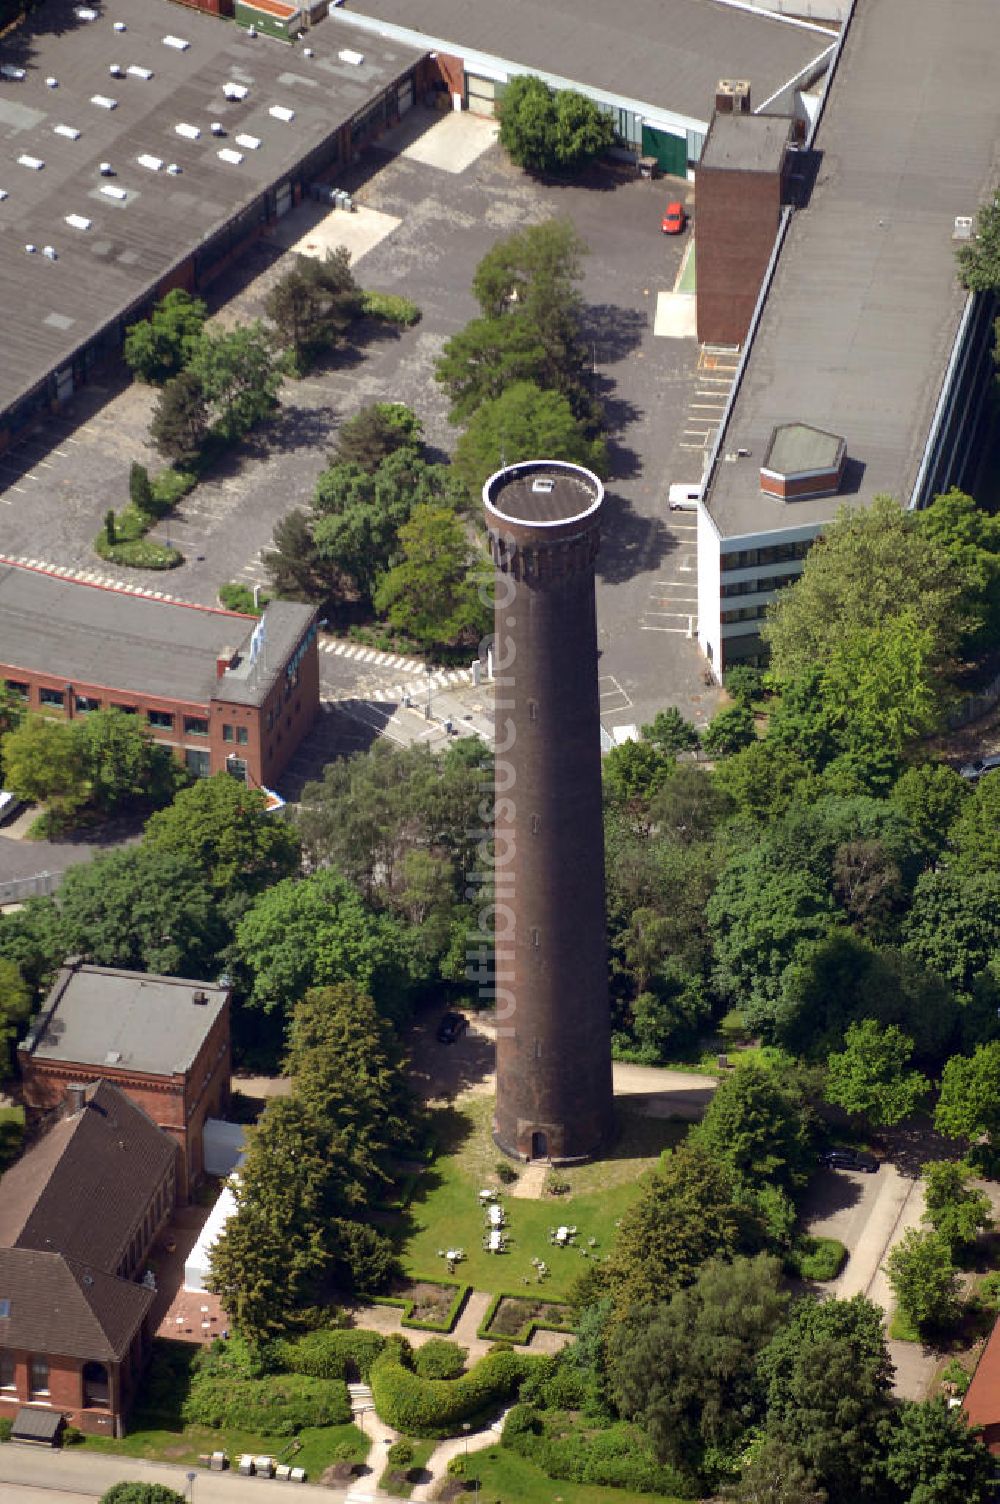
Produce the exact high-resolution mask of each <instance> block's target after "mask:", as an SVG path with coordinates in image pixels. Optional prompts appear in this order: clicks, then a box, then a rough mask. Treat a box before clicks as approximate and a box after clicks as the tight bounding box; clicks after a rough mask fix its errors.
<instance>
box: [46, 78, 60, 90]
mask: <svg viewBox="0 0 1000 1504" xmlns="http://www.w3.org/2000/svg"><path fill="white" fill-rule="evenodd" d="M45 87H46V88H47V89H58V87H59V80H58V78H52V77H49V78H47V79H46V80H45Z"/></svg>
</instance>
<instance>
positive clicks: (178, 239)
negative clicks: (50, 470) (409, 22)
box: [0, 0, 420, 412]
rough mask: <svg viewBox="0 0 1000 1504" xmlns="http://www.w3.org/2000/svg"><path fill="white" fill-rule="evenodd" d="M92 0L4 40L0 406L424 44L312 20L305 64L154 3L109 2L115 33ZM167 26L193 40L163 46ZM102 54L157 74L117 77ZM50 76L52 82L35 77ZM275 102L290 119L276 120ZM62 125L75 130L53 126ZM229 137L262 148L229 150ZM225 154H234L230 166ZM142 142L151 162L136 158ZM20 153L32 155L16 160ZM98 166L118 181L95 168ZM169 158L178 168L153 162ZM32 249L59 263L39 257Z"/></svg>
mask: <svg viewBox="0 0 1000 1504" xmlns="http://www.w3.org/2000/svg"><path fill="white" fill-rule="evenodd" d="M96 8H97V9H98V18H97V19H96V20H93V21H80V20H79V19H78V18H77V16H76V14H75V9H76V8H75V7H74V5H73V4H70V3H67V0H47V3H46V5H45V7H44V9H43V10H39V11H36V12H34V13H33V14H32V15H30V16H29V17H28V19H27V21H26V22H25V24H24V26H23V27H21V28H19V29H18V30H16V31H13V32H11V33H10V34H9V35H8V36H6V37H5V38H4V39H3V40H2V41H0V63H3V64H8V65H13V66H19V67H23V68H25V69H26V76H25V77H24V78H23V79H22V80H12V79H9V78H6V77H3V78H0V189H2V190H3V191H4V192H5V193H6V194H7V197H6V198H4V199H3V200H2V201H0V308H2V309H3V319H4V328H3V360H2V361H0V412H2V411H3V410H4V409H5V408H7V407H8V406H9V405H10V404H11V403H12V402H13V401H14V400H15V399H16V398H17V397H18V396H20V395H21V394H22V393H23V392H25V391H28V390H30V389H31V388H32V387H33V386H35V385H36V384H37V383H38V382H39V381H41V380H42V379H43V378H44V377H45V375H46V374H47V373H48V372H49V371H50V370H51V369H52V368H53V367H54V366H57V365H59V364H61V363H62V362H63V361H64V360H65V359H66V358H67V357H68V355H69V354H70V353H71V352H72V351H73V350H74V349H76V348H77V347H78V346H79V345H81V344H83V343H85V342H86V341H87V340H88V339H89V338H90V337H91V336H92V335H93V334H95V333H97V332H98V331H99V330H101V329H102V328H103V327H104V326H105V325H106V324H108V323H109V322H110V321H111V320H113V319H114V318H115V317H116V316H117V315H118V314H119V313H121V312H123V311H125V310H128V309H129V308H130V307H132V306H133V305H135V304H137V303H138V302H140V301H141V300H142V298H143V297H144V296H145V295H146V293H147V292H148V291H149V290H150V289H151V288H152V287H154V286H155V285H156V283H157V282H158V280H159V279H160V278H161V277H163V276H164V275H165V273H167V272H168V271H169V270H170V268H171V267H172V266H174V265H175V264H176V263H178V262H180V261H182V260H183V259H184V258H185V257H186V256H187V255H188V254H189V253H190V252H192V251H194V250H195V249H197V247H198V245H199V244H200V243H201V242H202V241H203V240H205V239H207V238H209V237H210V236H211V235H212V234H213V233H214V232H215V231H216V230H217V229H218V228H220V227H221V226H222V225H224V224H225V223H226V222H227V221H229V220H230V219H232V218H233V217H234V216H236V215H237V214H238V213H239V211H240V210H241V209H243V208H244V207H245V206H246V205H248V204H249V203H251V202H252V201H253V200H254V199H255V198H257V197H259V195H260V194H261V193H262V192H263V191H264V190H265V189H266V188H268V187H270V186H272V185H273V184H275V183H276V182H278V181H279V180H280V179H281V178H282V177H283V176H284V175H285V174H286V173H288V172H289V171H290V170H291V169H292V168H294V167H295V166H296V165H297V164H298V163H299V162H300V161H301V159H302V158H303V157H305V156H306V155H307V154H308V153H309V152H310V151H312V150H313V149H314V148H316V147H317V146H319V145H320V144H321V143H322V142H324V141H325V140H326V139H327V138H328V137H330V136H331V135H333V134H334V133H335V132H336V130H337V129H338V127H339V126H340V125H342V124H343V123H345V122H346V121H348V120H349V119H351V118H352V117H353V116H354V115H355V114H356V113H357V112H358V111H359V110H361V109H362V108H363V107H364V106H365V104H366V103H367V102H368V100H369V99H371V98H372V97H374V96H376V95H377V94H378V93H379V91H380V90H381V89H383V88H384V87H385V86H386V85H387V84H389V83H390V82H392V80H393V79H394V78H396V77H397V76H398V75H399V74H401V73H403V72H405V71H406V69H407V68H408V67H410V66H411V65H412V64H413V63H414V62H415V61H416V60H417V58H418V57H419V56H420V53H419V52H418V51H416V50H414V49H412V48H408V47H406V46H403V45H401V44H399V43H395V42H393V43H389V42H385V41H383V40H380V39H379V38H377V37H372V36H368V35H363V34H361V33H359V32H357V31H354V30H352V32H351V34H350V35H346V34H345V33H344V31H343V30H341V29H340V28H339V27H337V28H334V27H332V26H327V25H320V26H317V27H315V28H314V29H312V30H311V31H310V32H309V45H310V46H311V47H312V48H313V49H314V51H315V53H316V56H315V57H313V58H306V57H305V56H304V55H303V53H302V50H301V48H300V47H292V46H289V45H288V44H287V43H282V42H278V41H275V40H272V39H269V38H267V37H263V36H258V37H257V38H256V39H251V38H249V37H248V36H247V34H246V33H245V32H244V31H241V30H239V29H238V28H237V27H236V26H235V25H234V24H232V23H230V22H226V21H222V20H219V19H217V18H213V17H211V16H205V15H200V14H199V13H197V12H196V11H193V10H189V9H186V8H182V7H180V6H173V5H167V4H164V3H163V0H129V4H128V5H127V6H123V7H121V8H120V11H121V15H122V17H123V18H124V19H125V20H126V23H127V27H128V29H127V31H125V32H124V33H118V32H115V31H114V29H113V22H114V21H115V20H116V19H118V14H119V12H118V10H115V9H110V10H105V11H101V10H100V7H99V6H97V7H96ZM171 35H173V36H175V37H179V38H180V39H182V40H184V41H187V42H188V43H189V44H190V45H189V46H188V48H187V49H186V50H184V51H179V50H177V49H176V48H174V47H171V46H167V45H165V44H164V40H163V39H164V37H167V36H171ZM344 48H353V49H356V50H357V51H358V52H360V53H363V54H364V62H363V63H362V64H361V65H360V66H353V65H352V64H350V63H346V62H342V61H340V60H339V58H338V55H337V54H338V52H340V51H341V50H343V49H344ZM112 64H119V65H120V66H121V67H122V68H124V69H126V70H127V69H128V68H129V67H132V66H136V67H139V68H145V69H150V70H152V75H153V76H152V78H150V79H143V78H141V77H138V76H137V75H134V74H132V75H130V74H128V73H126V76H125V77H123V78H114V77H112V76H111V74H110V72H109V69H110V67H111V65H112ZM47 77H52V78H55V79H56V80H57V81H58V87H57V88H54V89H52V88H48V87H46V83H45V80H46V78H47ZM226 82H233V83H236V84H239V85H242V86H244V87H245V88H246V89H247V91H248V92H247V96H246V98H245V100H243V101H242V102H239V101H231V100H227V99H226V98H225V96H224V94H223V84H224V83H226ZM95 95H100V96H104V97H106V98H109V99H115V100H117V106H116V108H115V109H113V110H109V109H105V108H102V107H101V106H100V105H98V104H94V103H93V98H94V96H95ZM274 105H277V106H284V107H285V108H286V109H289V110H292V111H294V119H293V120H291V121H289V122H285V121H282V120H279V119H276V118H274V117H272V116H271V115H270V114H269V111H270V109H271V107H272V106H274ZM213 121H219V122H221V124H222V125H223V126H224V127H225V130H226V132H227V136H226V139H225V140H222V139H217V138H216V137H215V136H213V135H212V134H211V130H210V125H211V123H212V122H213ZM178 124H185V125H191V126H195V127H196V128H197V129H199V130H200V132H201V134H200V137H199V138H198V139H197V140H191V139H186V138H185V137H184V136H181V135H178V134H177V133H176V130H175V126H177V125H178ZM60 125H62V126H67V127H69V128H70V130H76V131H79V133H80V135H79V139H76V140H74V139H70V138H69V137H67V136H65V135H61V134H57V132H56V127H57V126H60ZM237 134H242V135H248V136H250V137H254V138H256V139H257V140H258V141H259V143H260V144H259V146H258V147H257V148H256V149H254V148H252V147H248V146H241V145H239V143H237V142H236V140H235V137H236V136H237ZM221 149H228V150H235V151H237V152H240V153H241V154H242V158H243V160H242V161H241V162H239V163H238V164H229V163H226V162H225V161H224V160H220V158H219V155H218V153H219V151H220V150H221ZM144 154H145V155H150V156H152V157H154V158H157V159H159V160H160V161H161V162H162V163H163V167H162V169H161V170H160V171H152V170H149V169H148V168H146V167H144V166H142V165H140V163H139V162H138V161H137V158H138V157H139V156H140V155H144ZM24 155H27V156H29V157H32V158H35V159H37V160H39V161H42V162H44V163H45V166H44V167H43V168H41V169H38V170H33V169H32V168H30V167H26V166H23V165H20V164H19V163H18V158H19V157H20V156H24ZM103 161H107V162H110V163H111V165H112V167H113V168H114V170H115V173H116V176H115V177H113V178H102V177H101V175H100V171H99V168H100V163H101V162H103ZM170 163H176V164H177V165H178V166H179V167H180V168H181V174H180V176H177V177H174V176H171V175H169V174H168V173H167V171H166V167H167V164H170ZM105 186H111V187H118V188H123V189H125V190H126V193H127V195H128V197H127V200H126V202H124V203H121V202H114V201H113V200H111V199H109V198H108V197H106V196H105V195H103V194H102V193H101V188H102V187H105ZM68 214H74V215H80V216H82V217H83V218H85V219H89V220H90V221H91V225H90V228H89V229H86V230H82V229H74V228H71V227H70V226H69V225H68V224H67V223H66V215H68ZM28 243H30V244H34V245H36V246H37V247H38V251H37V252H36V254H35V255H28V254H26V252H25V250H24V246H25V244H28ZM46 245H51V246H52V247H54V249H55V250H56V252H57V255H58V258H59V259H58V260H57V261H49V260H47V259H45V257H44V256H43V255H42V254H41V251H42V247H44V246H46Z"/></svg>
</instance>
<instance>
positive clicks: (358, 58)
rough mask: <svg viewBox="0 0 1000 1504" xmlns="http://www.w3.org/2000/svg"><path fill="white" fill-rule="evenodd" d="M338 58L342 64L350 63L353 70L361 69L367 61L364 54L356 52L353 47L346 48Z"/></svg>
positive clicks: (338, 54)
mask: <svg viewBox="0 0 1000 1504" xmlns="http://www.w3.org/2000/svg"><path fill="white" fill-rule="evenodd" d="M337 56H338V57H339V58H340V61H341V62H342V63H350V64H351V66H352V67H353V68H360V67H361V64H362V63H363V62H364V60H365V55H364V53H363V52H355V51H354V48H353V47H345V48H344V49H343V51H342V52H338V53H337Z"/></svg>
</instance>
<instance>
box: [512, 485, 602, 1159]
mask: <svg viewBox="0 0 1000 1504" xmlns="http://www.w3.org/2000/svg"><path fill="white" fill-rule="evenodd" d="M603 499H604V488H603V486H602V485H601V482H600V481H599V480H598V479H597V477H596V475H592V474H591V472H590V471H589V470H584V469H583V468H582V467H581V466H579V465H570V464H566V463H562V462H559V461H555V460H539V461H528V462H526V463H523V464H518V465H509V466H507V468H506V469H504V470H500V471H498V472H497V473H496V474H495V475H493V476H491V477H490V479H489V480H488V481H487V482H486V484H485V486H484V487H483V503H484V510H485V520H486V527H487V531H488V534H489V540H490V550H491V553H492V556H493V563H494V566H495V570H496V597H495V618H496V620H495V636H494V653H495V660H494V661H495V664H496V667H497V679H496V688H497V702H496V703H497V743H496V764H495V789H496V798H495V803H494V855H495V863H496V866H495V873H494V895H493V902H494V904H495V906H496V923H495V926H494V928H495V935H496V939H495V957H496V959H495V966H496V1026H497V1028H496V1050H497V1095H496V1115H495V1118H494V1138H495V1140H496V1142H497V1144H498V1146H499V1147H500V1148H501V1149H503V1150H504V1152H505V1153H507V1154H510V1155H512V1156H514V1157H516V1158H518V1159H523V1160H527V1159H541V1160H551V1161H552V1162H553V1163H563V1164H565V1163H571V1162H573V1161H574V1160H581V1159H588V1158H590V1157H591V1156H592V1155H594V1154H596V1153H597V1152H598V1151H599V1150H600V1149H601V1148H602V1146H604V1145H606V1143H607V1141H608V1139H609V1138H610V1136H611V1131H612V1091H611V1023H610V1009H609V1003H608V958H607V925H606V915H605V906H604V905H605V900H604V829H603V823H602V805H601V744H600V733H601V717H600V700H599V696H598V683H597V619H596V609H595V602H594V565H595V562H596V559H597V551H598V546H599V542H600V512H601V504H602V502H603Z"/></svg>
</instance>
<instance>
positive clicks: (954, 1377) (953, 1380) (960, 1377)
mask: <svg viewBox="0 0 1000 1504" xmlns="http://www.w3.org/2000/svg"><path fill="white" fill-rule="evenodd" d="M940 1379H941V1383H942V1384H950V1385H953V1386H954V1389H955V1393H956V1394H959V1395H962V1394H964V1393H965V1392H966V1390H967V1389H968V1387H969V1385H970V1384H971V1383H972V1375H971V1373H969V1371H968V1370H967V1369H965V1368H963V1367H962V1365H961V1363H960V1362H959V1361H958V1359H957V1358H951V1359H950V1360H949V1361H948V1362H947V1363H946V1364H945V1365H944V1367H943V1368H942V1370H941V1374H940Z"/></svg>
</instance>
